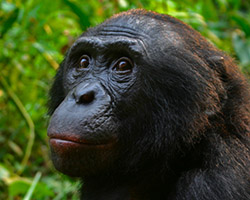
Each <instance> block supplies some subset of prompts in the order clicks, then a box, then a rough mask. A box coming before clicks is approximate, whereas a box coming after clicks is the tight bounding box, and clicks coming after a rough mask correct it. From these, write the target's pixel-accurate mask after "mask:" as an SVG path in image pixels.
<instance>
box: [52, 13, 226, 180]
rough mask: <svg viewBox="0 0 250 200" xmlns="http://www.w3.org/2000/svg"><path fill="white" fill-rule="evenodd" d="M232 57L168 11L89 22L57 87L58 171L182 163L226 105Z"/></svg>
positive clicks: (54, 114) (85, 171) (54, 100)
mask: <svg viewBox="0 0 250 200" xmlns="http://www.w3.org/2000/svg"><path fill="white" fill-rule="evenodd" d="M223 57H224V58H223ZM223 59H228V58H226V57H225V56H224V55H223V54H222V53H221V52H219V51H217V50H216V49H215V48H214V47H213V46H212V45H210V44H209V43H208V42H207V41H206V40H204V38H203V37H202V36H201V35H200V34H199V33H197V32H196V31H194V30H193V29H191V28H190V27H189V26H187V25H185V24H184V23H182V22H181V21H179V20H177V19H175V18H172V17H170V16H168V15H160V14H156V13H153V12H146V11H144V10H131V11H128V12H125V13H121V14H118V15H115V16H113V17H112V18H110V19H108V20H106V21H105V22H103V23H102V24H100V25H98V26H96V27H93V28H90V29H88V30H87V31H86V32H85V33H83V34H82V35H81V36H80V37H79V38H78V39H77V40H76V42H75V43H74V44H73V46H72V47H71V48H70V49H69V51H68V53H67V55H66V57H65V59H64V61H63V62H62V64H61V66H60V68H59V71H58V73H57V75H56V78H55V82H54V84H53V86H52V89H51V91H50V95H51V101H50V113H51V114H52V117H51V120H50V124H49V127H48V136H49V138H50V146H51V152H52V159H53V163H54V165H55V167H56V169H58V170H59V171H61V172H62V173H65V174H67V175H71V176H81V177H85V176H92V175H93V176H94V175H95V176H98V175H99V174H104V173H106V174H112V173H119V174H122V173H123V174H126V173H136V172H138V171H143V170H144V171H145V170H146V169H147V167H151V168H152V165H155V169H156V168H157V167H158V166H159V168H160V166H161V167H162V166H163V165H167V164H168V163H174V160H175V159H178V152H180V153H181V152H183V151H184V150H190V149H191V148H193V147H194V146H195V145H196V144H197V143H198V142H199V141H201V140H202V137H203V136H204V135H205V132H206V130H207V129H209V128H211V125H212V124H213V121H211V120H214V121H216V120H218V117H219V115H218V113H221V112H223V111H222V107H223V105H224V102H225V101H226V99H227V94H226V91H225V87H224V85H223V84H224V83H223V82H222V78H223V77H222V75H221V73H224V72H225V70H226V69H224V68H223ZM216 66H221V67H216ZM224 78H225V77H224ZM215 119H216V120H215ZM217 129H220V127H218V126H217ZM190 144H191V145H190ZM173 155H175V157H173ZM183 162H184V161H183ZM149 163H150V165H149ZM152 163H153V164H152ZM166 163H167V164H166ZM186 165H188V163H186ZM142 169H143V170H142ZM150 173H152V172H150Z"/></svg>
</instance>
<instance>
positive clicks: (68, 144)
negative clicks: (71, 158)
mask: <svg viewBox="0 0 250 200" xmlns="http://www.w3.org/2000/svg"><path fill="white" fill-rule="evenodd" d="M52 135H53V136H52ZM48 136H49V138H50V139H49V142H50V145H51V146H53V147H59V146H60V147H61V148H78V147H83V146H86V147H90V148H91V147H94V148H104V147H108V146H111V145H113V144H114V143H115V142H116V140H115V139H110V140H105V141H92V140H86V139H79V138H76V137H59V136H55V135H54V134H51V135H48Z"/></svg>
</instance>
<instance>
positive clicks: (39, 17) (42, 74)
mask: <svg viewBox="0 0 250 200" xmlns="http://www.w3.org/2000/svg"><path fill="white" fill-rule="evenodd" d="M131 8H145V9H149V10H154V11H157V12H160V13H165V14H170V15H173V16H175V17H177V18H179V19H181V20H183V21H185V22H186V23H188V24H190V25H191V26H192V27H194V28H195V29H196V30H198V31H199V32H201V33H202V34H203V35H204V36H205V37H207V38H208V39H209V40H210V41H211V42H212V43H214V44H215V45H216V46H217V47H219V48H220V49H223V50H224V51H226V52H228V53H229V54H231V55H232V56H234V57H235V58H236V62H238V64H239V66H240V67H241V68H242V70H243V71H244V72H245V73H246V75H249V74H250V4H249V1H241V0H228V1H226V0H203V1H202V0H176V1H174V0H168V1H164V0H155V1H150V0H140V1H139V0H138V1H135V0H113V1H110V0H97V1H86V0H81V1H80V0H62V1H60V0H58V1H51V0H36V1H35V0H25V1H24V0H23V1H22V0H2V1H0V49H1V53H0V110H1V111H0V146H1V148H0V191H1V192H0V199H9V200H12V199H15V200H19V199H25V200H29V199H45V200H46V199H48V200H49V199H55V200H61V199H78V198H79V196H78V194H77V188H78V187H79V182H78V181H76V180H73V179H71V178H68V177H65V176H62V175H59V174H58V173H57V172H55V170H54V169H53V166H52V164H51V161H50V159H49V148H48V141H47V137H46V128H47V124H48V116H47V114H46V113H47V108H46V102H47V98H48V96H47V93H48V90H49V87H50V84H51V82H52V80H53V76H54V75H55V72H56V69H57V68H58V66H59V63H60V62H61V61H62V59H63V55H64V53H65V52H66V50H67V48H68V47H69V46H70V45H71V44H72V43H73V42H74V40H75V39H76V38H77V36H79V35H80V34H81V32H82V31H83V30H85V29H86V28H88V27H90V26H95V25H97V24H98V23H100V22H102V21H103V20H105V19H106V18H108V17H109V16H111V15H112V14H114V13H117V12H120V11H124V10H128V9H131Z"/></svg>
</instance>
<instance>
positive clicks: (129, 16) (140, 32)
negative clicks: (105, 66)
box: [83, 9, 184, 48]
mask: <svg viewBox="0 0 250 200" xmlns="http://www.w3.org/2000/svg"><path fill="white" fill-rule="evenodd" d="M173 23H174V24H175V25H174V26H173ZM178 24H179V26H183V25H184V24H183V23H182V22H180V21H179V20H177V19H174V18H172V17H170V16H168V15H161V14H158V13H154V12H148V11H145V10H141V9H136V10H130V11H127V12H122V13H119V14H117V15H114V16H113V17H111V18H110V19H108V20H106V21H105V22H103V23H102V24H100V25H98V26H96V27H94V28H90V29H89V30H88V31H87V32H85V33H84V34H83V35H84V36H113V37H115V36H125V37H129V38H134V39H137V40H141V41H142V42H143V43H144V45H146V46H147V44H148V45H150V48H152V43H153V44H154V46H155V47H156V46H157V43H159V44H161V45H160V46H161V47H162V46H163V45H162V43H164V42H167V44H169V43H170V44H174V45H175V46H177V45H178V46H179V45H180V44H181V43H182V38H181V37H180V36H179V34H178V33H177V32H176V31H175V27H176V25H177V26H178ZM159 38H161V40H159Z"/></svg>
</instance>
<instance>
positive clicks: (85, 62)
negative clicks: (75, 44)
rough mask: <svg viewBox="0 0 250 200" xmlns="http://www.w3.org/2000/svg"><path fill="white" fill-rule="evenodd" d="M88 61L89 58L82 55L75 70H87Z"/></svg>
mask: <svg viewBox="0 0 250 200" xmlns="http://www.w3.org/2000/svg"><path fill="white" fill-rule="evenodd" d="M89 60H90V58H89V57H88V56H87V55H83V56H82V57H81V58H80V59H79V64H78V66H77V68H87V67H88V66H89Z"/></svg>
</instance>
